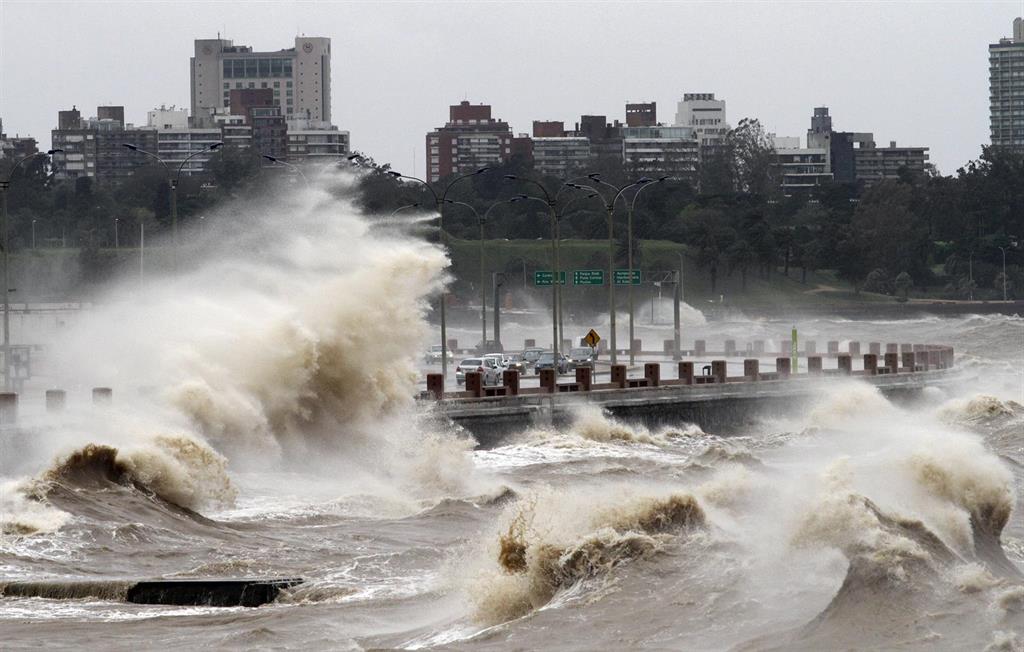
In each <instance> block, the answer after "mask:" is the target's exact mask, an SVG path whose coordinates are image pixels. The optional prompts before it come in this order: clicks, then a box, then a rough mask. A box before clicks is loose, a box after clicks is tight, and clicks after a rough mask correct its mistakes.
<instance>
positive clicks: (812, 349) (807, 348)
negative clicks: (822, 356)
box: [804, 340, 818, 355]
mask: <svg viewBox="0 0 1024 652" xmlns="http://www.w3.org/2000/svg"><path fill="white" fill-rule="evenodd" d="M817 352H818V343H817V342H816V341H814V340H807V341H806V342H804V353H806V354H807V355H814V354H815V353H817Z"/></svg>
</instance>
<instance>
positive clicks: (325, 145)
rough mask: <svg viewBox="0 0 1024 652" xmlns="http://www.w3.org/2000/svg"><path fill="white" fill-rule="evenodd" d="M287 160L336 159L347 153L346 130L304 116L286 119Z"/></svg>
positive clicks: (348, 150)
mask: <svg viewBox="0 0 1024 652" xmlns="http://www.w3.org/2000/svg"><path fill="white" fill-rule="evenodd" d="M287 137H288V160H289V161H291V162H301V161H309V162H313V161H317V160H323V161H337V160H339V159H340V158H341V157H342V156H346V155H348V153H349V152H350V151H351V150H350V148H349V140H348V132H347V131H339V130H338V128H337V127H335V126H334V125H332V124H330V123H327V122H314V121H311V120H306V119H304V118H298V119H293V120H288V133H287Z"/></svg>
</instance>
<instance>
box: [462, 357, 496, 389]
mask: <svg viewBox="0 0 1024 652" xmlns="http://www.w3.org/2000/svg"><path fill="white" fill-rule="evenodd" d="M467 371H479V372H480V373H481V374H483V381H484V385H500V384H501V369H499V368H498V364H497V363H496V362H495V361H494V359H493V358H466V359H465V360H463V361H462V362H460V363H459V365H458V366H457V367H455V382H457V383H458V384H460V385H462V384H464V383H465V382H466V372H467Z"/></svg>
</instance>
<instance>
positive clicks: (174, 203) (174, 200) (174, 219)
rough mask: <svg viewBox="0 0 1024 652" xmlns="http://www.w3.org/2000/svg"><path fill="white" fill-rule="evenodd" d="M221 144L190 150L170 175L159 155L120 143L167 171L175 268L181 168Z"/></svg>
mask: <svg viewBox="0 0 1024 652" xmlns="http://www.w3.org/2000/svg"><path fill="white" fill-rule="evenodd" d="M223 145H224V143H222V142H216V143H210V144H209V145H207V146H206V147H205V148H203V149H200V150H198V151H195V152H192V153H191V154H189V155H188V156H186V157H185V160H184V161H182V162H181V164H180V165H179V166H178V170H177V172H175V174H174V176H173V177H172V176H171V169H170V168H169V167H167V161H165V160H163V159H162V158H160V157H159V156H157V155H156V154H154V153H152V152H147V151H146V150H144V149H140V148H139V147H138V146H137V145H132V144H131V143H121V147H124V148H127V149H130V150H131V151H133V152H138V153H139V154H142V155H144V156H148V157H149V158H151V159H153V160H154V161H156V162H157V163H159V164H160V165H162V166H164V171H165V172H166V173H167V183H168V185H169V186H170V189H171V251H172V253H173V256H174V268H175V269H177V268H178V181H180V180H181V170H182V169H183V168H184V167H185V164H186V163H188V162H189V161H190V160H192V159H193V158H195V157H196V156H199V155H200V154H207V153H209V152H213V151H216V150H217V149H219V148H220V147H222V146H223Z"/></svg>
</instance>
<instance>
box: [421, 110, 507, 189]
mask: <svg viewBox="0 0 1024 652" xmlns="http://www.w3.org/2000/svg"><path fill="white" fill-rule="evenodd" d="M511 157H512V129H511V128H510V127H509V125H508V123H507V122H505V121H504V120H496V119H494V118H492V117H491V106H490V105H489V104H470V103H469V102H466V101H463V102H460V103H459V104H454V105H451V106H449V107H448V122H447V123H446V124H445V126H443V127H438V128H437V129H434V130H433V131H431V132H430V133H428V134H427V180H428V181H431V182H434V181H439V180H441V179H443V178H445V177H446V176H448V175H450V174H466V173H468V172H473V171H475V170H478V169H480V168H482V167H486V166H488V165H494V164H497V163H501V162H503V161H507V160H508V159H510V158H511Z"/></svg>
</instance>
